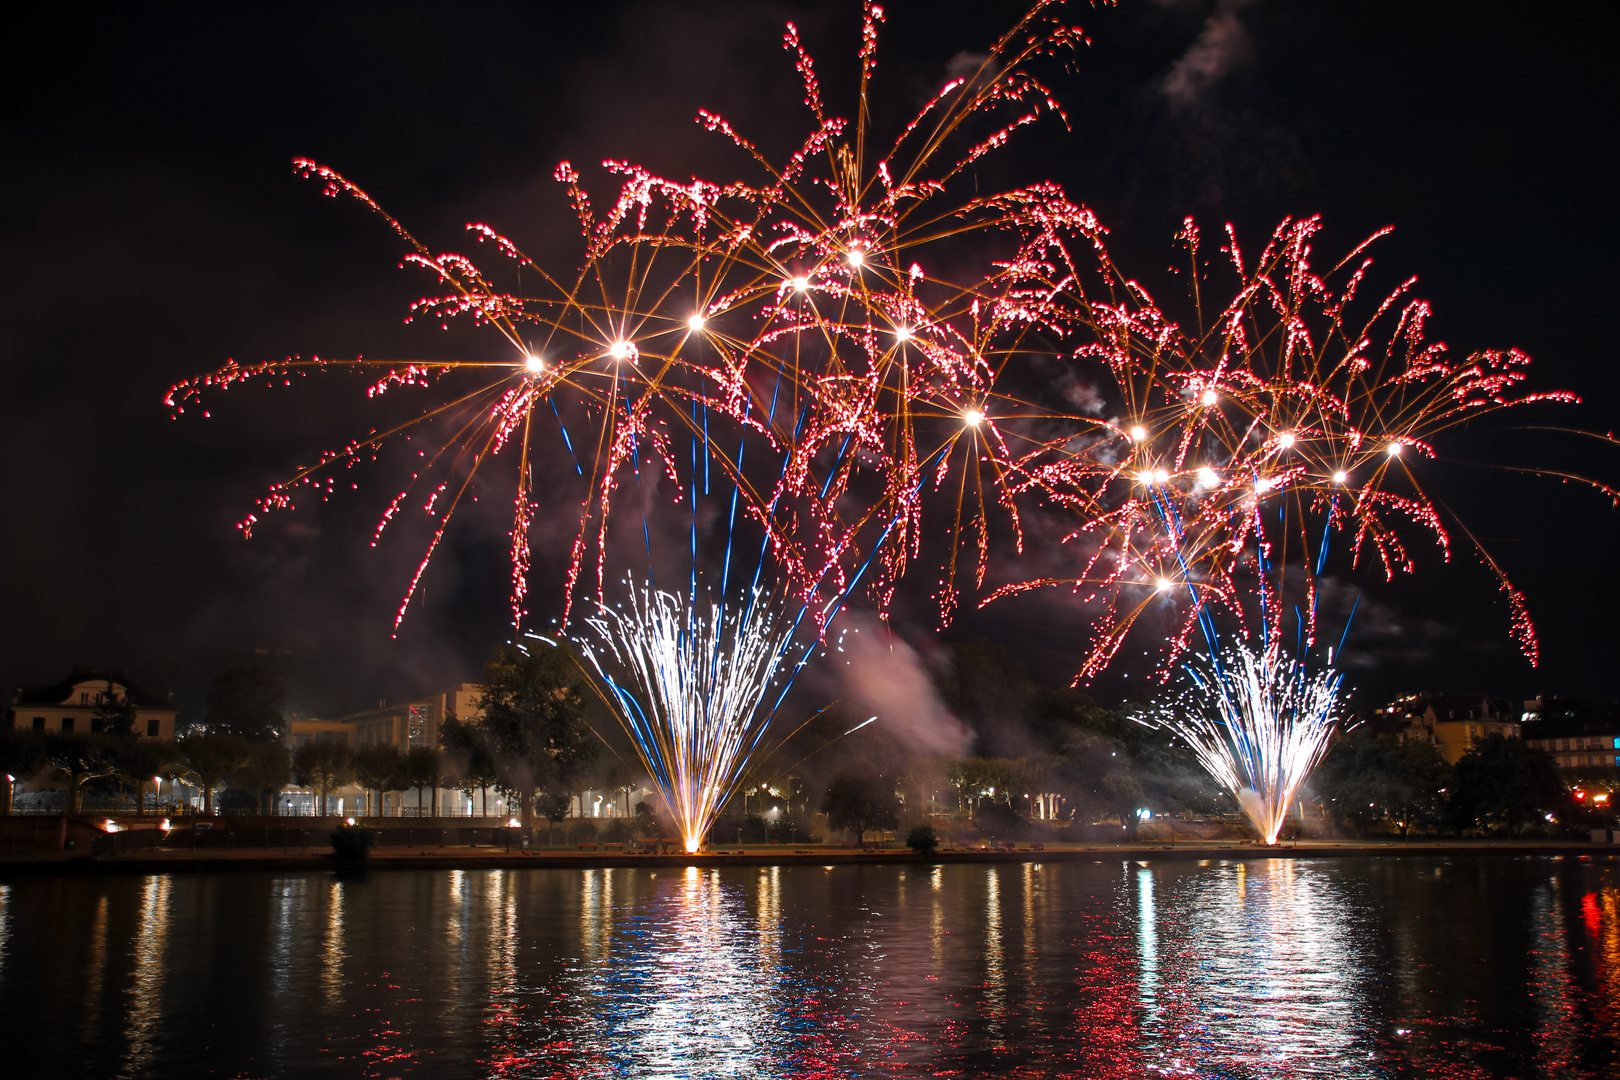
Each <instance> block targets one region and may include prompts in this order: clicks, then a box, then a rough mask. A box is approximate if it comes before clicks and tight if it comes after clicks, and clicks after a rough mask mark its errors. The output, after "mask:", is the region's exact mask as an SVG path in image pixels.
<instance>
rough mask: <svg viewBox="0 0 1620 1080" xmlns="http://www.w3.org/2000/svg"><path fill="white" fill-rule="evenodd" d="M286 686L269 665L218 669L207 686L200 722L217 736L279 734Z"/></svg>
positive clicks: (265, 738)
mask: <svg viewBox="0 0 1620 1080" xmlns="http://www.w3.org/2000/svg"><path fill="white" fill-rule="evenodd" d="M286 701H287V687H286V684H285V683H284V682H283V681H282V678H281V676H280V675H278V674H276V673H275V672H273V671H271V670H269V669H268V668H264V667H260V666H258V665H256V664H255V665H253V666H252V667H242V668H232V669H231V670H229V671H225V672H221V673H220V675H219V677H218V678H216V679H215V680H214V684H213V686H211V687H209V688H208V712H207V713H206V714H205V715H204V719H203V723H204V724H205V725H207V728H208V730H209V732H211V733H213V734H216V735H235V736H238V737H240V738H243V739H249V740H252V741H254V742H274V741H275V740H277V739H280V738H281V737H282V734H283V731H282V729H283V728H284V727H285V723H284V721H283V719H282V710H283V709H284V708H285V707H286Z"/></svg>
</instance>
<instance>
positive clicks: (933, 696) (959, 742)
mask: <svg viewBox="0 0 1620 1080" xmlns="http://www.w3.org/2000/svg"><path fill="white" fill-rule="evenodd" d="M841 621H842V622H843V623H844V624H845V627H846V628H847V629H848V630H849V632H848V633H847V634H845V635H844V638H843V641H842V644H841V648H842V649H843V652H842V653H839V652H834V651H833V650H832V649H829V650H828V656H829V658H831V657H834V656H836V657H838V658H839V659H841V660H843V661H844V663H843V664H842V665H838V667H837V669H836V672H835V675H836V678H837V679H838V681H839V682H840V684H841V688H842V691H843V694H844V696H845V697H847V698H848V699H849V701H850V703H851V704H853V705H855V706H857V707H858V710H859V712H860V713H861V715H862V719H864V718H865V717H867V716H872V715H875V716H877V718H878V720H877V723H878V726H880V727H882V728H883V730H884V731H885V732H886V733H887V734H888V736H889V737H890V738H892V739H893V740H894V741H895V742H897V743H898V744H899V745H901V746H904V747H906V748H907V749H908V750H910V751H911V752H913V753H915V754H918V755H923V756H928V755H936V754H938V755H956V756H959V755H962V754H965V753H967V751H968V748H969V746H971V745H972V742H973V732H972V731H970V730H969V729H968V727H967V725H966V724H964V723H962V721H960V720H958V719H957V718H956V717H955V716H953V715H951V712H950V710H949V709H947V708H945V705H944V703H943V702H942V701H940V700H939V694H938V693H937V692H935V690H934V682H933V680H932V679H931V678H930V677H929V675H928V669H927V668H926V667H925V666H924V664H923V660H922V657H920V656H919V655H917V651H916V650H915V649H913V648H912V647H911V646H910V645H908V644H906V643H905V642H904V641H903V640H901V639H900V638H899V637H897V636H895V635H894V634H893V633H892V632H890V630H889V629H888V628H887V627H886V626H884V625H883V624H882V623H881V622H880V621H879V620H878V619H876V618H875V617H873V616H870V615H867V614H865V613H860V612H857V613H851V614H849V615H847V616H846V617H845V618H844V619H843V620H841Z"/></svg>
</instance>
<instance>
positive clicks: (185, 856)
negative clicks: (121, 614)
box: [0, 840, 1620, 880]
mask: <svg viewBox="0 0 1620 1080" xmlns="http://www.w3.org/2000/svg"><path fill="white" fill-rule="evenodd" d="M1456 855H1466V856H1504V857H1520V858H1525V857H1545V856H1586V857H1593V858H1603V859H1613V858H1616V857H1617V856H1620V845H1615V844H1595V843H1590V842H1583V841H1546V840H1527V841H1506V840H1503V841H1496V840H1478V841H1467V840H1465V841H1448V842H1435V841H1389V842H1382V843H1365V842H1350V841H1345V842H1335V841H1304V842H1300V843H1296V844H1279V845H1277V846H1276V847H1270V848H1268V847H1264V846H1261V845H1258V844H1232V843H1217V842H1210V843H1196V842H1194V843H1180V844H1176V845H1174V846H1171V845H1168V844H1124V843H1122V844H1105V845H1089V846H1078V845H1077V846H1067V845H1065V846H1051V847H1047V848H1045V849H1043V850H1030V849H1028V848H1024V849H1019V850H1009V851H989V850H961V851H940V852H936V853H935V854H934V855H932V856H929V857H924V856H921V855H918V854H916V853H915V852H913V851H910V850H908V849H906V848H903V847H892V848H881V849H876V850H859V849H853V848H848V847H832V846H826V847H822V846H814V847H804V848H783V847H767V846H760V847H749V846H744V847H732V848H728V849H723V850H719V851H712V852H699V853H697V854H693V855H688V854H685V853H684V852H682V853H673V854H667V855H640V854H631V853H625V852H616V851H577V850H574V851H565V850H562V849H544V850H539V851H529V852H516V851H514V852H507V851H505V850H503V849H501V848H499V847H491V846H478V847H457V848H443V847H433V846H424V847H421V848H410V849H400V848H389V849H374V850H373V852H372V854H371V857H370V858H369V859H367V860H366V863H365V866H366V868H367V869H368V870H376V871H389V870H428V869H432V870H514V869H534V868H542V867H543V868H551V869H571V870H589V869H602V868H609V867H637V866H640V867H648V868H661V867H686V866H698V867H723V866H828V867H831V866H863V865H875V864H887V863H899V864H908V863H909V864H933V863H943V864H951V863H984V864H992V863H1030V862H1034V863H1047V862H1050V863H1058V862H1112V861H1117V860H1153V861H1155V862H1164V861H1200V862H1201V861H1209V860H1229V859H1318V858H1345V857H1367V856H1376V857H1385V858H1401V857H1408V858H1409V857H1434V856H1456ZM333 868H334V863H333V860H332V855H331V853H330V852H329V851H312V850H306V851H303V852H300V851H298V850H297V849H288V850H283V849H280V848H237V849H235V850H230V851H221V850H212V851H188V850H175V851H166V850H162V849H157V850H145V851H138V852H130V853H128V854H124V855H88V854H80V853H76V852H48V853H39V854H17V855H14V856H3V857H0V880H4V879H6V878H11V877H36V876H51V875H63V876H81V875H96V874H181V873H222V872H230V871H272V872H285V871H320V870H331V869H333Z"/></svg>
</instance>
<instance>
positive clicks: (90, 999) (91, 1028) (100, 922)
mask: <svg viewBox="0 0 1620 1080" xmlns="http://www.w3.org/2000/svg"><path fill="white" fill-rule="evenodd" d="M86 964H87V966H88V969H89V970H88V971H86V973H85V984H84V1023H83V1024H81V1025H80V1027H79V1037H80V1038H81V1039H83V1040H84V1041H86V1042H93V1041H95V1040H96V1039H98V1038H100V1037H101V987H102V983H103V982H104V981H105V980H106V977H107V894H106V893H102V894H101V896H100V897H98V898H97V900H96V921H95V924H94V925H93V926H91V928H90V955H89V957H87V959H86Z"/></svg>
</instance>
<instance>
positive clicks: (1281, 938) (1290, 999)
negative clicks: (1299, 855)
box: [1137, 859, 1382, 1077]
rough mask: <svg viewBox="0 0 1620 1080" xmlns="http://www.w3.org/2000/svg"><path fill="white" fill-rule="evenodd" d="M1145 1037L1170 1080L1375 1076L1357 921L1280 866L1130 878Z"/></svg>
mask: <svg viewBox="0 0 1620 1080" xmlns="http://www.w3.org/2000/svg"><path fill="white" fill-rule="evenodd" d="M1137 887H1138V903H1139V905H1140V907H1139V918H1140V921H1139V925H1138V942H1139V948H1140V972H1141V974H1140V985H1141V993H1142V1002H1143V1006H1144V1016H1143V1021H1142V1033H1143V1036H1144V1044H1145V1046H1144V1049H1145V1050H1147V1052H1148V1060H1149V1061H1150V1062H1152V1061H1154V1060H1155V1059H1157V1063H1156V1064H1154V1065H1150V1068H1153V1069H1155V1070H1156V1071H1162V1072H1167V1073H1187V1072H1193V1073H1197V1074H1200V1075H1209V1074H1210V1073H1211V1072H1212V1071H1214V1072H1221V1071H1225V1070H1227V1069H1233V1068H1236V1069H1239V1070H1241V1071H1242V1072H1243V1073H1244V1074H1248V1073H1250V1072H1252V1073H1253V1074H1255V1075H1263V1076H1301V1077H1303V1076H1331V1077H1343V1076H1375V1075H1382V1070H1381V1069H1379V1068H1376V1067H1375V1066H1374V1065H1373V1062H1372V1055H1373V1052H1374V1043H1373V1040H1372V1033H1373V1032H1374V1031H1376V1025H1375V1024H1373V1023H1372V1022H1371V1020H1370V1014H1371V1006H1370V1003H1369V1000H1368V999H1369V993H1370V991H1371V989H1372V987H1370V986H1369V985H1368V976H1367V975H1366V973H1365V965H1364V963H1363V960H1364V957H1363V956H1362V949H1363V946H1364V943H1360V942H1358V941H1357V937H1356V935H1357V933H1358V928H1357V924H1358V920H1357V919H1356V918H1355V913H1354V911H1353V910H1352V907H1351V905H1350V904H1349V903H1348V902H1347V900H1346V898H1345V897H1344V895H1343V894H1342V891H1341V886H1340V884H1339V883H1338V881H1337V880H1336V879H1335V878H1334V877H1333V876H1332V875H1331V874H1329V873H1325V872H1323V870H1322V869H1321V868H1320V867H1318V866H1314V865H1310V864H1300V863H1296V862H1295V861H1294V860H1289V859H1272V860H1267V861H1264V862H1257V863H1251V864H1244V863H1241V862H1240V863H1235V864H1229V865H1226V866H1222V867H1219V868H1217V869H1216V871H1215V872H1209V871H1203V872H1199V873H1197V874H1191V875H1189V874H1187V873H1185V872H1184V871H1181V870H1178V869H1177V868H1175V867H1173V866H1164V865H1160V866H1152V865H1149V866H1145V867H1143V868H1141V869H1140V870H1139V871H1138V873H1137Z"/></svg>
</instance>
